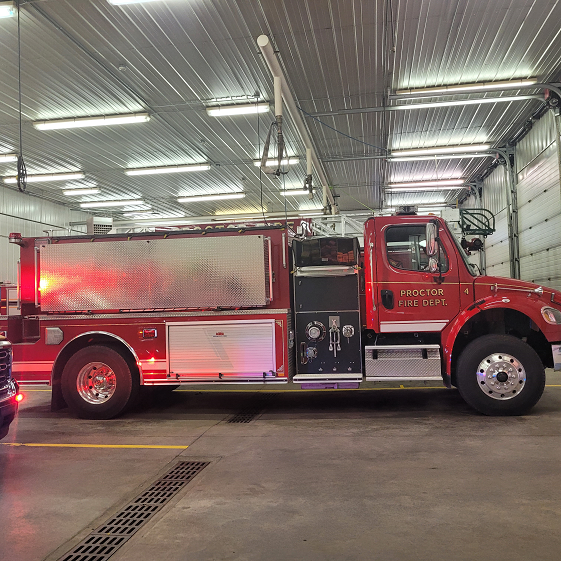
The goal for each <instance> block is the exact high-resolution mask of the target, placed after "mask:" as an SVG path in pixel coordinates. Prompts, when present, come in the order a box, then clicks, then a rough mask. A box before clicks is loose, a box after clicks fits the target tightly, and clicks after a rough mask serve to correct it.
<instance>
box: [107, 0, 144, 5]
mask: <svg viewBox="0 0 561 561" xmlns="http://www.w3.org/2000/svg"><path fill="white" fill-rule="evenodd" d="M107 1H108V2H109V4H113V5H114V6H122V5H123V4H142V3H144V2H154V1H155V0H107Z"/></svg>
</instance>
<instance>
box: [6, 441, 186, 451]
mask: <svg viewBox="0 0 561 561" xmlns="http://www.w3.org/2000/svg"><path fill="white" fill-rule="evenodd" d="M0 444H1V445H2V446H25V447H35V448H37V447H47V448H139V449H142V450H146V449H148V450H152V449H155V450H185V449H186V448H189V446H165V445H159V444H48V443H44V442H0Z"/></svg>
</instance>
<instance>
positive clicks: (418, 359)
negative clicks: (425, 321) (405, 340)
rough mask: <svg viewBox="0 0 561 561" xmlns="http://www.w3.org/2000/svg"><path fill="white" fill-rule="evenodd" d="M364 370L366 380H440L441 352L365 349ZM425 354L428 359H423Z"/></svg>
mask: <svg viewBox="0 0 561 561" xmlns="http://www.w3.org/2000/svg"><path fill="white" fill-rule="evenodd" d="M364 352H365V357H364V370H365V374H366V379H367V380H368V379H370V378H378V379H379V378H387V379H388V380H391V379H392V378H398V379H415V378H419V379H421V378H425V379H426V378H436V379H438V378H440V377H441V369H440V350H439V348H438V345H435V346H434V347H431V346H430V345H426V346H424V347H413V346H409V348H407V347H405V348H403V347H401V348H400V347H394V348H388V347H387V346H386V347H383V346H380V347H365V349H364ZM423 354H425V356H426V358H424V357H423Z"/></svg>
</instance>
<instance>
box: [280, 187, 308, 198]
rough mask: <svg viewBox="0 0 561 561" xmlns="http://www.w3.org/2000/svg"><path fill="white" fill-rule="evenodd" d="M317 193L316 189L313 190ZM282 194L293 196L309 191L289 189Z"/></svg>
mask: <svg viewBox="0 0 561 561" xmlns="http://www.w3.org/2000/svg"><path fill="white" fill-rule="evenodd" d="M312 192H313V193H315V190H314V191H312ZM280 193H281V195H283V196H284V197H292V196H293V195H309V194H310V192H309V191H304V190H303V189H287V190H286V191H281V192H280Z"/></svg>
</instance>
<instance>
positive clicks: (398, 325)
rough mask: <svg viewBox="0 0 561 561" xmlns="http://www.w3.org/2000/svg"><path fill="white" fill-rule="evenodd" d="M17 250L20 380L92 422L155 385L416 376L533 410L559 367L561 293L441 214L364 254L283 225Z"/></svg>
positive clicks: (498, 404)
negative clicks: (467, 244)
mask: <svg viewBox="0 0 561 561" xmlns="http://www.w3.org/2000/svg"><path fill="white" fill-rule="evenodd" d="M10 241H11V242H12V243H17V244H18V245H20V246H21V260H20V274H19V282H18V285H17V287H11V288H10V287H3V288H2V305H3V309H2V316H1V317H0V329H1V330H4V331H5V332H6V334H7V336H8V338H9V339H10V340H11V341H12V343H13V345H14V367H13V369H14V375H15V377H16V378H17V380H18V381H19V382H21V383H42V384H44V383H46V384H51V385H52V387H53V394H52V395H53V398H52V404H53V408H54V409H56V408H60V407H63V406H65V405H67V406H68V407H70V408H71V410H72V411H73V412H74V413H75V414H77V415H79V416H81V417H87V418H111V417H114V416H116V415H118V414H120V413H122V412H123V411H124V410H126V409H127V408H128V407H130V406H131V405H132V404H133V403H134V402H135V400H136V396H137V395H138V392H139V388H140V387H141V386H162V387H167V388H174V387H177V386H178V385H186V384H188V385H195V384H213V385H216V386H221V385H227V384H255V383H259V384H283V383H287V382H293V383H297V384H301V387H302V388H339V389H344V388H357V387H359V385H360V384H362V383H364V382H370V381H374V382H375V381H403V380H420V381H427V380H429V381H439V382H442V383H443V384H444V385H445V386H447V387H451V386H455V387H457V388H458V390H459V391H460V394H461V395H462V397H463V398H464V399H465V401H466V402H467V403H468V404H469V405H471V406H472V407H474V408H475V409H477V410H478V411H480V412H482V413H484V414H488V415H518V414H522V413H525V412H527V411H528V410H529V409H530V408H531V407H533V406H534V405H535V404H536V403H537V401H538V400H539V399H540V397H541V395H542V393H543V390H544V386H545V373H544V367H555V368H556V369H561V350H560V342H561V293H560V292H558V291H555V290H551V289H546V288H542V287H540V286H537V285H534V284H531V283H528V282H524V281H519V280H514V279H502V278H498V277H485V276H479V275H478V274H477V271H476V270H475V268H474V266H473V265H471V264H470V263H469V261H468V259H467V257H466V255H465V253H464V251H463V249H462V247H461V245H460V244H459V242H458V241H457V239H456V238H455V236H454V235H453V233H452V232H451V231H450V230H449V229H448V227H447V224H446V222H445V221H443V220H441V219H440V218H436V217H429V216H392V217H375V218H370V219H369V220H367V221H366V223H365V226H364V248H363V250H362V252H361V248H360V247H359V243H358V240H357V239H356V238H347V237H323V238H314V237H311V238H306V237H300V236H296V235H294V232H292V231H291V229H290V228H289V227H287V225H285V224H279V225H264V226H254V227H252V226H248V225H246V226H240V225H236V227H235V228H228V227H223V228H217V227H204V226H203V227H201V228H194V229H190V230H178V231H174V232H148V233H146V232H144V233H139V234H127V235H121V234H106V235H98V236H72V237H70V236H64V237H47V238H21V236H19V235H17V234H13V235H11V236H10ZM14 294H15V301H14Z"/></svg>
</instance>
